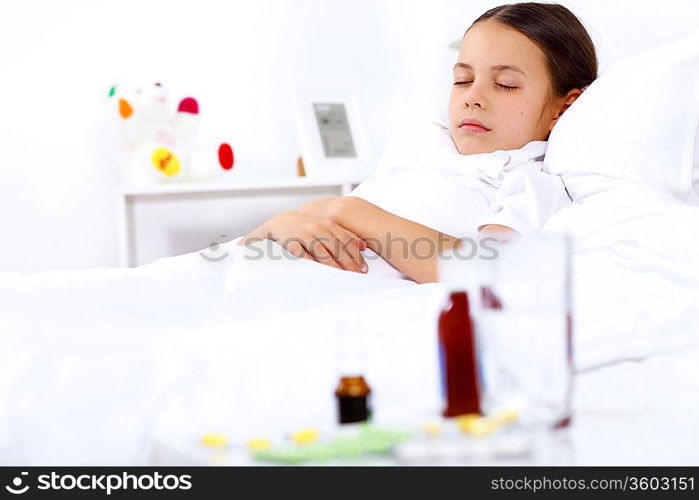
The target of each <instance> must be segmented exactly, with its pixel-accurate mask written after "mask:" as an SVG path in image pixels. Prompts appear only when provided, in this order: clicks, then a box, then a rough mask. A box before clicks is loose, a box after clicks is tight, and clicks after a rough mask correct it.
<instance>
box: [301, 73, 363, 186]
mask: <svg viewBox="0 0 699 500" xmlns="http://www.w3.org/2000/svg"><path fill="white" fill-rule="evenodd" d="M294 94H295V97H296V117H297V122H298V127H299V134H300V140H301V157H302V159H303V166H304V170H305V175H306V176H307V177H309V178H313V179H351V180H356V181H361V180H363V179H364V178H366V177H367V176H368V175H369V174H370V173H371V163H370V158H369V153H368V146H367V142H366V132H365V129H364V126H363V122H362V118H361V113H360V106H359V99H358V92H357V89H356V85H355V84H354V83H353V82H351V81H318V80H316V81H309V80H306V81H302V82H296V83H295V85H294Z"/></svg>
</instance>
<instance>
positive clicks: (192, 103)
mask: <svg viewBox="0 0 699 500" xmlns="http://www.w3.org/2000/svg"><path fill="white" fill-rule="evenodd" d="M177 112H178V113H191V114H193V115H198V114H199V103H198V102H197V100H196V99H195V98H194V97H185V98H184V99H182V100H181V101H180V105H179V106H177Z"/></svg>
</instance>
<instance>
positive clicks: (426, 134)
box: [238, 3, 597, 283]
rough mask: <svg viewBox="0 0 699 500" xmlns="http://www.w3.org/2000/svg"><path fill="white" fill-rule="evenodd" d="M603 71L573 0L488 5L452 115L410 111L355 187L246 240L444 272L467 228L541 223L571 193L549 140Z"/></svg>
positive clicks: (363, 265) (409, 272)
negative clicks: (443, 256) (551, 166)
mask: <svg viewBox="0 0 699 500" xmlns="http://www.w3.org/2000/svg"><path fill="white" fill-rule="evenodd" d="M596 77H597V56H596V52H595V47H594V44H593V42H592V40H591V39H590V36H589V34H588V33H587V31H586V30H585V28H584V27H583V25H582V24H581V22H580V21H579V20H578V19H577V17H576V16H575V15H574V14H573V13H572V12H570V11H569V10H568V9H567V8H565V7H563V6H561V5H558V4H544V3H519V4H511V5H502V6H499V7H495V8H493V9H490V10H488V11H487V12H485V13H484V14H483V15H481V16H480V17H479V18H478V19H476V21H475V22H474V23H473V24H472V25H471V26H470V27H469V28H468V29H467V30H466V33H465V34H464V36H463V39H462V41H461V46H460V50H459V54H458V57H457V60H456V64H455V65H454V67H453V86H452V89H451V95H450V99H449V113H448V124H441V123H439V122H436V121H435V122H429V121H427V120H423V121H419V120H415V119H414V118H415V117H402V120H403V121H402V122H401V123H398V127H399V129H401V130H402V132H401V133H396V134H395V135H394V138H393V141H392V143H391V144H389V147H388V148H387V150H386V152H385V153H384V156H383V157H382V159H381V162H380V164H379V166H378V168H377V170H376V171H375V173H374V174H373V175H371V176H370V177H369V178H368V179H366V180H365V181H364V182H362V183H361V184H360V185H359V186H357V188H356V189H355V190H354V191H353V192H352V193H350V195H348V196H342V197H329V198H320V199H316V200H312V201H311V202H309V203H306V204H305V205H303V206H301V207H300V209H298V210H292V211H286V212H282V213H280V214H278V215H276V216H275V217H273V218H271V219H269V220H268V221H266V222H265V223H264V224H262V225H261V226H260V227H258V228H256V229H255V230H253V231H252V232H251V233H250V234H248V235H246V236H245V237H243V238H241V239H240V240H239V241H238V243H239V244H251V243H254V242H255V241H260V240H272V241H275V242H277V243H279V244H280V245H282V246H283V247H284V248H285V249H286V250H287V251H288V252H289V253H290V254H292V255H293V256H296V257H302V258H306V259H312V260H315V261H317V262H320V263H323V264H326V265H329V266H333V267H336V268H339V269H343V270H347V271H354V272H360V273H366V272H368V271H369V266H368V263H367V261H368V260H370V257H372V256H380V259H376V262H373V263H372V267H373V266H374V265H385V263H388V264H389V266H388V267H389V268H391V269H392V270H393V271H394V272H395V273H397V274H400V275H401V276H405V277H408V278H410V279H412V280H414V281H416V282H418V283H425V282H432V281H435V280H436V269H437V265H436V263H437V259H438V256H439V253H440V252H441V251H444V250H447V249H450V248H454V247H456V246H458V245H459V244H460V240H461V238H464V237H466V236H468V235H471V234H475V233H476V232H477V231H478V232H480V233H489V232H503V231H505V232H508V231H511V232H516V233H519V234H524V235H526V234H529V233H532V232H536V231H538V230H539V229H540V228H541V227H542V226H543V224H544V223H545V222H546V220H547V219H548V218H549V217H550V216H551V215H553V213H555V212H556V211H557V210H559V209H560V208H562V207H564V206H565V205H567V204H569V203H570V198H569V197H568V195H567V192H566V190H565V187H564V185H563V183H562V181H561V179H560V178H559V177H557V176H552V175H548V174H546V173H544V172H543V171H542V165H543V157H544V154H545V151H546V141H547V140H548V136H549V134H550V132H551V130H552V129H553V127H554V126H555V125H556V123H557V121H558V119H559V118H560V117H561V115H562V114H563V113H564V112H565V110H566V109H567V108H568V107H569V106H571V105H572V104H573V102H574V101H575V100H576V99H577V98H578V97H579V96H580V95H581V94H582V92H583V91H584V89H585V88H586V87H587V86H588V85H589V84H590V83H592V81H593V80H595V78H596Z"/></svg>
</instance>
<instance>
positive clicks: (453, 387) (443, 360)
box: [438, 291, 481, 417]
mask: <svg viewBox="0 0 699 500" xmlns="http://www.w3.org/2000/svg"><path fill="white" fill-rule="evenodd" d="M438 330H439V360H440V368H441V375H442V393H443V397H444V403H445V407H444V410H443V412H442V415H443V416H445V417H455V416H457V415H463V414H465V413H481V408H480V401H479V391H478V367H477V364H476V363H477V359H476V346H475V335H474V328H473V321H472V318H471V314H470V311H469V301H468V294H467V293H466V292H465V291H452V292H451V294H450V295H449V299H448V300H447V302H446V304H445V305H444V308H443V309H442V312H441V314H440V315H439V325H438Z"/></svg>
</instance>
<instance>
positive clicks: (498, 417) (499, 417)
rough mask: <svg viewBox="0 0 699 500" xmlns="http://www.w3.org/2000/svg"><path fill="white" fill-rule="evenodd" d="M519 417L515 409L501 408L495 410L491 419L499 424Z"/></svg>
mask: <svg viewBox="0 0 699 500" xmlns="http://www.w3.org/2000/svg"><path fill="white" fill-rule="evenodd" d="M518 418H519V413H517V412H516V411H515V410H500V411H497V412H495V413H494V414H493V415H492V416H491V417H490V419H491V420H492V421H494V422H497V423H498V424H509V423H510V422H514V421H515V420H517V419H518Z"/></svg>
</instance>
